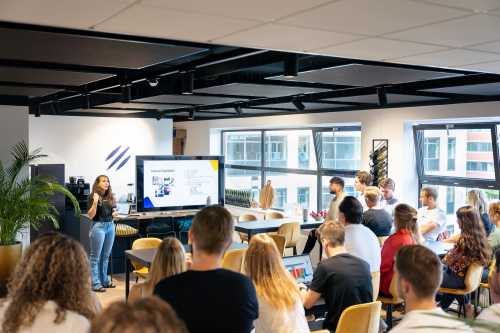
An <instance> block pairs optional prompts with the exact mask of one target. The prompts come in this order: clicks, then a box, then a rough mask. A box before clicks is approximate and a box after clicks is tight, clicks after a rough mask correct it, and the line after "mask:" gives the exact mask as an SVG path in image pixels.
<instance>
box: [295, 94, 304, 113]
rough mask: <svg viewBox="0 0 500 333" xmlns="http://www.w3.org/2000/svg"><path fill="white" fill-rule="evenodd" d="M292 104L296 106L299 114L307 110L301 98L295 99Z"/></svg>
mask: <svg viewBox="0 0 500 333" xmlns="http://www.w3.org/2000/svg"><path fill="white" fill-rule="evenodd" d="M292 104H293V105H295V107H296V108H297V110H299V112H302V111H304V110H305V109H306V107H305V106H304V104H302V102H301V101H300V100H299V97H295V98H294V99H292Z"/></svg>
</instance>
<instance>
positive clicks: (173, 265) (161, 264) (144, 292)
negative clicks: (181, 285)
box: [128, 237, 190, 302]
mask: <svg viewBox="0 0 500 333" xmlns="http://www.w3.org/2000/svg"><path fill="white" fill-rule="evenodd" d="M187 258H188V257H187V256H186V252H185V251H184V247H183V246H182V244H181V242H180V241H179V240H178V239H177V238H174V237H167V238H165V239H164V240H163V241H162V242H161V243H160V245H158V247H157V248H156V249H155V254H154V256H153V262H152V263H151V268H150V269H149V274H148V278H147V279H146V281H145V282H144V283H141V284H135V285H134V286H132V290H131V291H130V295H129V297H128V300H129V301H130V302H134V301H136V300H138V299H141V298H144V297H147V296H150V295H152V294H153V291H154V289H155V286H156V284H157V283H158V282H160V281H161V280H163V279H165V278H167V277H169V276H173V275H176V274H180V273H182V272H185V271H186V270H187V268H188V266H187V265H188V259H187ZM189 262H190V259H189Z"/></svg>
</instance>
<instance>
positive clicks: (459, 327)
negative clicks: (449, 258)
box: [391, 245, 472, 333]
mask: <svg viewBox="0 0 500 333" xmlns="http://www.w3.org/2000/svg"><path fill="white" fill-rule="evenodd" d="M442 276H443V268H442V265H441V260H439V258H438V256H437V255H436V254H435V253H434V252H432V251H431V250H429V249H428V248H426V247H425V246H420V245H403V246H402V247H401V248H400V249H399V250H398V252H396V255H395V256H394V277H393V279H396V281H395V283H396V290H397V292H398V295H399V297H401V298H402V299H404V300H405V305H406V307H405V311H406V314H405V316H404V317H403V320H402V321H401V322H400V323H399V324H398V325H397V326H396V327H394V328H393V329H392V331H391V333H402V332H408V333H431V332H432V333H434V332H439V333H464V332H472V329H471V328H470V326H468V325H467V324H465V323H463V322H461V321H458V320H457V319H454V318H452V317H451V316H449V315H447V314H446V312H444V311H443V309H441V308H438V307H436V301H435V297H436V292H437V290H438V288H439V286H440V285H441V279H442ZM438 327H439V328H438ZM441 327H442V328H441Z"/></svg>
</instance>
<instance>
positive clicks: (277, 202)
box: [272, 188, 287, 210]
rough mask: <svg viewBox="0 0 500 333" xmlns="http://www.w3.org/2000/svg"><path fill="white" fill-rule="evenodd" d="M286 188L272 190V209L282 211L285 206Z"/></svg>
mask: <svg viewBox="0 0 500 333" xmlns="http://www.w3.org/2000/svg"><path fill="white" fill-rule="evenodd" d="M286 192H287V191H286V188H275V189H274V202H273V206H272V208H275V209H280V210H282V209H284V208H285V204H286Z"/></svg>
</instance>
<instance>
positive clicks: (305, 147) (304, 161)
mask: <svg viewBox="0 0 500 333" xmlns="http://www.w3.org/2000/svg"><path fill="white" fill-rule="evenodd" d="M299 169H309V136H308V135H307V136H306V135H299Z"/></svg>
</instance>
